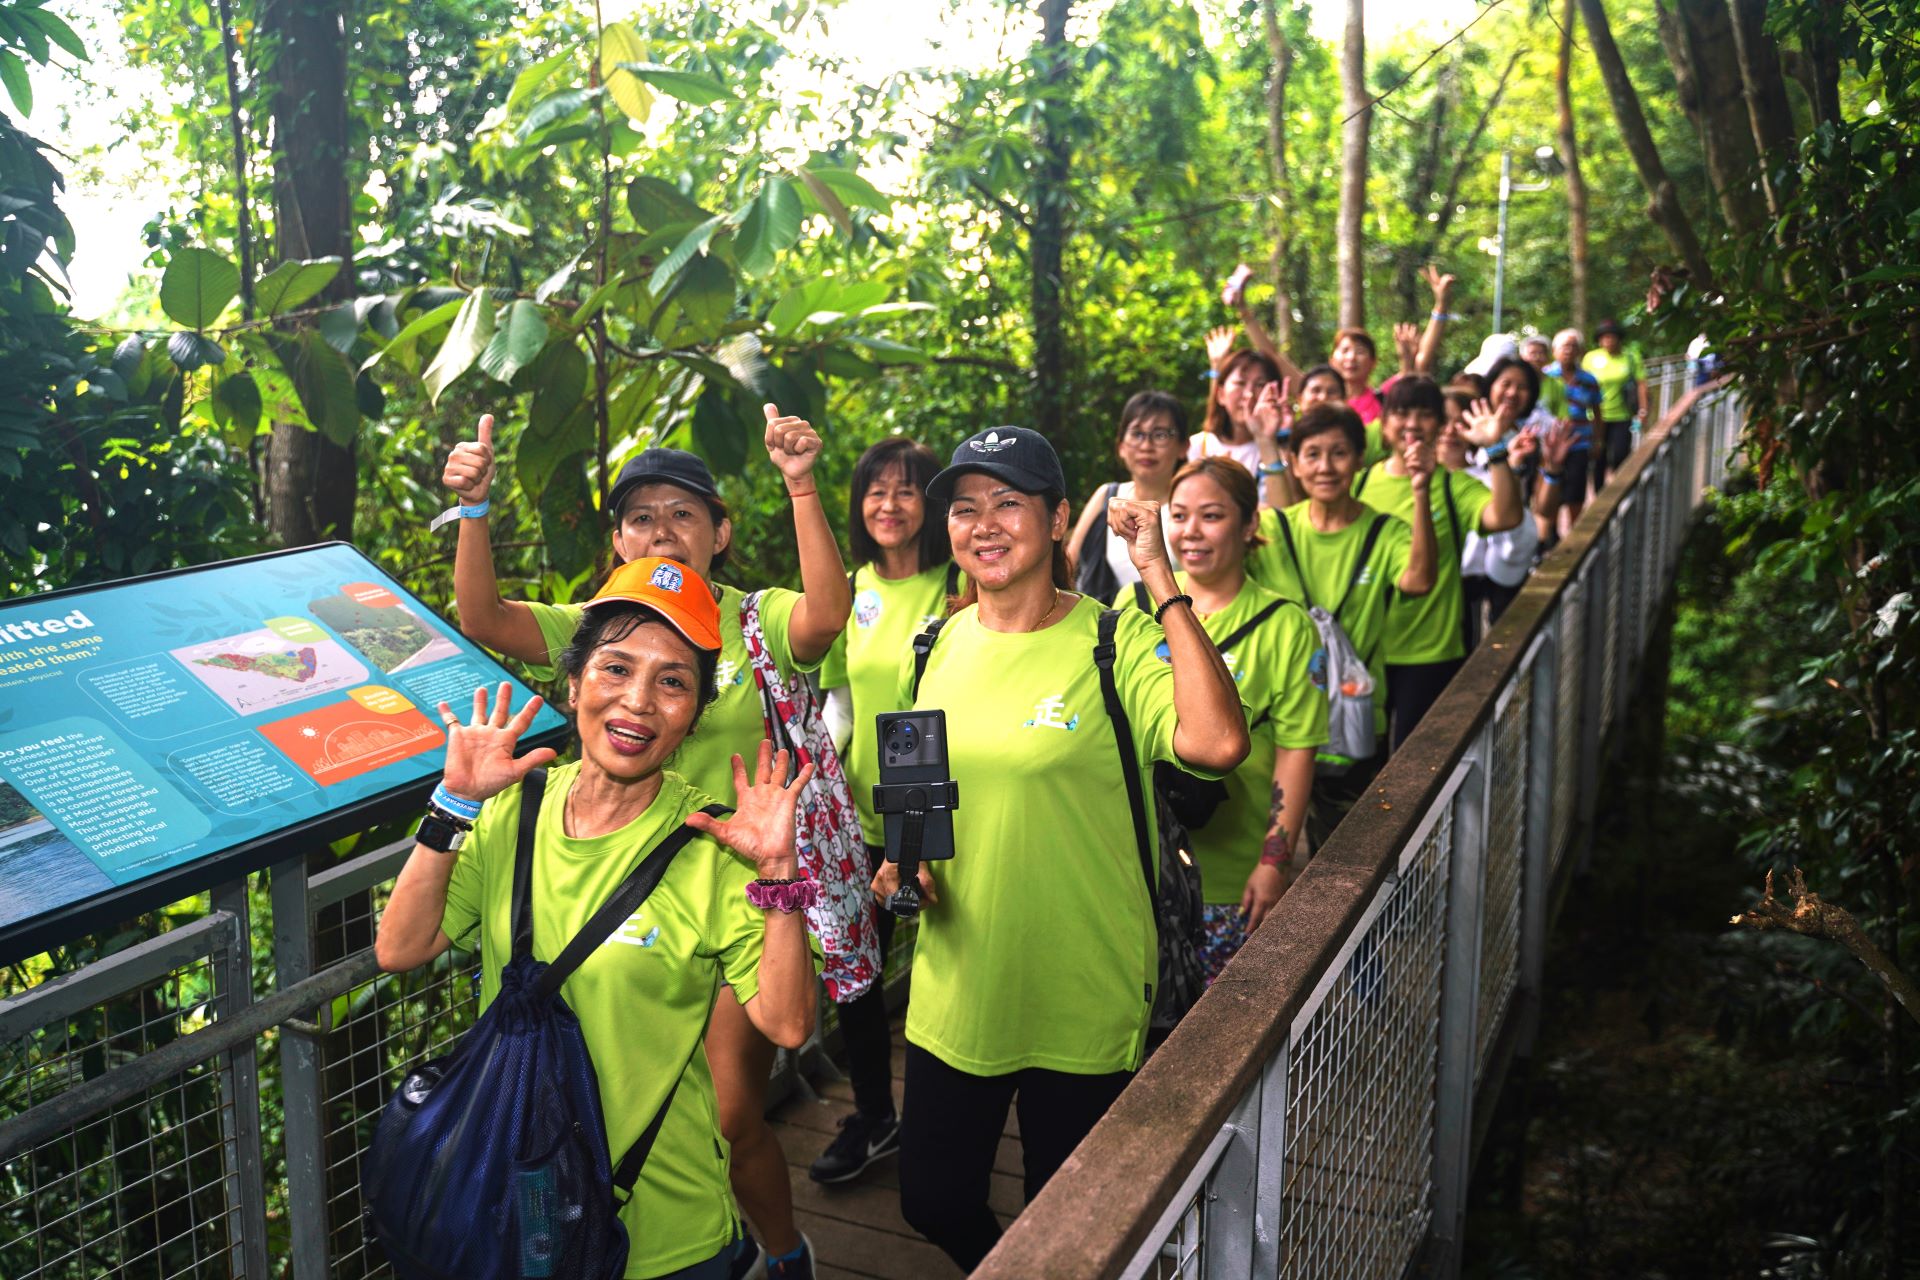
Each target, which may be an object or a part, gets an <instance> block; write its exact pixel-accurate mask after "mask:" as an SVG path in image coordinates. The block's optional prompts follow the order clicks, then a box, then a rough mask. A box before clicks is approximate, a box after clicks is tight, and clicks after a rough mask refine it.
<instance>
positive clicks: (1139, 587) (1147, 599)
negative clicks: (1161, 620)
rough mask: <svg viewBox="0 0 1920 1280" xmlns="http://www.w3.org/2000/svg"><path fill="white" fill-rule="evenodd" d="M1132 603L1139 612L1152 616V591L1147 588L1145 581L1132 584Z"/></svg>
mask: <svg viewBox="0 0 1920 1280" xmlns="http://www.w3.org/2000/svg"><path fill="white" fill-rule="evenodd" d="M1133 603H1134V605H1135V607H1137V608H1138V609H1139V610H1140V612H1142V613H1144V614H1146V615H1147V616H1148V617H1149V618H1151V617H1152V616H1153V593H1152V592H1151V591H1148V590H1147V584H1146V583H1144V582H1136V583H1134V584H1133Z"/></svg>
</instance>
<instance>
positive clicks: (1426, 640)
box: [1353, 462, 1493, 666]
mask: <svg viewBox="0 0 1920 1280" xmlns="http://www.w3.org/2000/svg"><path fill="white" fill-rule="evenodd" d="M1449 491H1450V492H1451V493H1452V494H1453V510H1454V512H1455V513H1457V514H1458V515H1459V517H1460V527H1459V537H1457V538H1456V537H1455V536H1454V523H1453V520H1452V518H1451V517H1450V516H1449V515H1448V514H1447V498H1446V495H1447V493H1448V492H1449ZM1353 496H1354V497H1356V498H1359V499H1361V500H1362V501H1364V502H1365V503H1366V504H1367V505H1368V506H1370V507H1373V508H1374V509H1375V510H1378V511H1384V512H1386V513H1387V514H1389V515H1392V516H1397V517H1399V518H1400V519H1402V520H1405V521H1408V522H1409V523H1411V522H1412V520H1413V482H1412V481H1411V480H1409V479H1408V478H1407V477H1406V476H1396V475H1394V474H1392V473H1391V472H1389V471H1388V470H1387V464H1386V463H1384V462H1382V463H1380V464H1379V465H1377V466H1374V467H1370V468H1369V469H1367V470H1365V471H1362V472H1361V473H1360V474H1359V475H1358V476H1356V477H1355V478H1354V482H1353ZM1428 496H1429V500H1430V501H1431V502H1432V504H1433V542H1434V555H1435V557H1436V558H1437V559H1438V560H1439V564H1438V565H1437V566H1436V567H1435V571H1434V578H1433V590H1431V591H1429V592H1427V594H1425V595H1424V596H1417V597H1406V596H1403V597H1400V598H1399V599H1396V600H1395V601H1394V602H1393V608H1391V609H1390V610H1388V611H1387V649H1386V655H1387V662H1388V663H1389V664H1391V665H1393V666H1410V665H1412V664H1414V663H1418V662H1448V661H1451V660H1452V659H1454V658H1464V657H1466V656H1467V639H1466V634H1465V630H1464V628H1465V626H1466V621H1467V603H1466V594H1465V588H1464V586H1463V585H1462V584H1461V581H1460V552H1461V550H1462V544H1463V543H1464V542H1465V541H1466V537H1467V535H1468V534H1470V533H1473V532H1475V531H1476V530H1478V529H1479V528H1480V513H1481V512H1483V511H1485V510H1486V509H1487V504H1488V503H1490V502H1492V501H1493V491H1492V490H1491V489H1489V488H1487V486H1486V485H1484V484H1482V483H1480V482H1479V481H1478V480H1475V479H1474V478H1473V477H1472V476H1470V475H1468V474H1466V473H1465V472H1464V471H1448V470H1447V469H1446V468H1445V467H1442V468H1440V469H1439V470H1438V471H1436V472H1434V475H1433V487H1432V490H1431V492H1430V493H1429V495H1428Z"/></svg>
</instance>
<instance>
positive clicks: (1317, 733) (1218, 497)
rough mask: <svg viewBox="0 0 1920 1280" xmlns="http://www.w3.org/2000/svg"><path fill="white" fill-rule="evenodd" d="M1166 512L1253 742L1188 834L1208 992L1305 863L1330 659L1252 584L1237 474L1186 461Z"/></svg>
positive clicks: (1302, 622) (1255, 529)
mask: <svg viewBox="0 0 1920 1280" xmlns="http://www.w3.org/2000/svg"><path fill="white" fill-rule="evenodd" d="M1169 508H1170V511H1171V520H1170V523H1171V525H1172V527H1173V545H1172V551H1173V556H1174V561H1175V563H1176V564H1178V565H1179V566H1180V572H1179V573H1178V574H1176V575H1175V580H1176V581H1177V582H1178V583H1179V586H1180V589H1181V590H1182V591H1185V592H1186V593H1187V594H1189V595H1191V596H1192V597H1193V608H1194V611H1195V612H1196V613H1198V614H1199V615H1200V624H1201V626H1203V627H1205V628H1206V632H1207V635H1208V636H1210V637H1211V638H1212V639H1213V641H1214V644H1215V645H1216V646H1217V647H1218V648H1219V649H1220V652H1221V656H1222V657H1223V658H1224V659H1225V660H1226V664H1227V670H1228V671H1229V672H1230V673H1232V675H1233V679H1234V683H1235V684H1236V685H1237V686H1238V687H1239V690H1240V701H1241V704H1242V705H1243V706H1244V707H1245V708H1246V713H1247V719H1248V722H1249V732H1250V734H1251V736H1252V738H1253V743H1254V749H1253V750H1251V751H1249V752H1248V753H1247V758H1246V759H1245V760H1243V761H1241V763H1240V765H1239V767H1238V768H1236V769H1235V770H1234V771H1233V772H1232V773H1231V774H1230V775H1228V777H1227V780H1226V781H1227V798H1226V800H1225V801H1224V802H1222V803H1221V805H1220V807H1219V808H1218V809H1217V810H1215V811H1214V814H1213V817H1212V818H1210V819H1209V820H1208V821H1207V824H1206V825H1205V826H1204V827H1201V828H1200V829H1199V830H1197V831H1193V832H1191V833H1190V834H1191V836H1192V838H1193V858H1194V861H1195V862H1196V863H1197V864H1198V865H1199V867H1200V884H1201V888H1202V890H1203V891H1204V894H1205V899H1206V906H1205V908H1204V917H1205V924H1206V933H1207V940H1206V943H1205V945H1204V947H1203V948H1202V951H1201V960H1202V962H1203V963H1204V965H1205V968H1206V975H1207V981H1208V982H1209V983H1211V982H1212V981H1213V979H1214V978H1215V977H1217V976H1218V975H1219V973H1220V970H1221V969H1222V968H1224V967H1225V965H1226V963H1227V961H1228V960H1230V959H1232V958H1233V954H1234V953H1235V952H1236V951H1238V950H1239V949H1240V947H1241V945H1242V944H1243V943H1244V942H1245V941H1246V940H1247V936H1248V935H1249V934H1251V933H1252V932H1253V931H1254V930H1255V929H1258V928H1259V927H1260V923H1261V921H1263V920H1265V919H1266V918H1267V914H1268V913H1269V912H1270V911H1272V910H1273V908H1274V906H1275V904H1277V903H1278V902H1279V901H1280V895H1281V894H1283V893H1285V892H1286V891H1287V886H1288V885H1289V884H1291V883H1292V882H1293V878H1294V876H1295V875H1297V874H1298V873H1299V869H1300V868H1301V867H1302V866H1304V865H1305V864H1306V854H1307V851H1306V849H1305V848H1304V846H1303V843H1302V840H1301V833H1302V831H1303V830H1304V829H1305V827H1306V823H1307V810H1308V805H1309V801H1310V799H1311V796H1312V793H1313V769H1314V762H1313V757H1314V752H1315V750H1316V749H1317V748H1319V747H1320V746H1322V745H1323V744H1324V743H1325V742H1326V740H1327V693H1326V689H1325V688H1324V687H1323V685H1324V681H1325V671H1326V655H1325V653H1324V652H1322V651H1321V647H1320V635H1319V632H1318V631H1317V630H1315V628H1314V625H1313V620H1312V619H1311V618H1309V617H1308V616H1307V611H1306V610H1305V609H1304V608H1302V607H1301V606H1300V605H1299V604H1297V603H1295V602H1293V601H1290V600H1287V599H1285V598H1283V597H1281V596H1279V595H1276V594H1275V593H1274V592H1271V591H1269V590H1267V589H1266V588H1265V587H1262V586H1260V585H1259V584H1258V583H1256V582H1253V581H1252V580H1251V579H1249V578H1248V577H1247V552H1248V551H1249V550H1251V549H1252V548H1253V547H1256V546H1258V545H1260V542H1261V538H1260V505H1259V498H1258V496H1257V493H1256V491H1255V489H1254V485H1253V477H1251V476H1249V475H1248V474H1247V473H1246V470H1245V469H1244V468H1242V467H1240V466H1238V465H1237V464H1234V463H1231V462H1228V461H1226V460H1224V459H1220V458H1207V459H1204V460H1202V461H1200V462H1190V463H1188V464H1187V465H1186V466H1184V467H1182V468H1181V469H1180V474H1179V475H1177V476H1175V477H1174V479H1173V497H1172V501H1171V503H1170V504H1169ZM1316 673H1318V675H1317V676H1316ZM1316 679H1317V680H1318V681H1319V683H1316Z"/></svg>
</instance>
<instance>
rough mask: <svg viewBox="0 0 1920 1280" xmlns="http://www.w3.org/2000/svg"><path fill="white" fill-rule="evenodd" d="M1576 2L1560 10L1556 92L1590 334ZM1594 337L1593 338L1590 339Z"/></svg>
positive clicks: (1570, 269) (1572, 250)
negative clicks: (1577, 120)
mask: <svg viewBox="0 0 1920 1280" xmlns="http://www.w3.org/2000/svg"><path fill="white" fill-rule="evenodd" d="M1575 3H1576V0H1566V3H1565V4H1564V5H1562V6H1561V9H1560V61H1559V62H1558V63H1557V64H1556V65H1555V67H1554V73H1553V90H1554V95H1555V96H1556V97H1557V98H1558V99H1559V104H1560V159H1561V162H1562V163H1564V164H1565V165H1566V167H1567V278H1568V290H1567V294H1568V303H1569V308H1570V310H1571V312H1572V321H1571V323H1572V324H1573V327H1574V328H1576V329H1578V330H1580V332H1581V333H1582V334H1586V333H1587V180H1586V178H1585V177H1584V176H1582V175H1581V173H1580V136H1579V131H1578V130H1577V129H1576V128H1575V127H1574V119H1573V24H1574V18H1575V14H1574V5H1575ZM1589 336H1591V335H1589Z"/></svg>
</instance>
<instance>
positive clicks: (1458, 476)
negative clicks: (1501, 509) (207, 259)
mask: <svg viewBox="0 0 1920 1280" xmlns="http://www.w3.org/2000/svg"><path fill="white" fill-rule="evenodd" d="M1518 483H1519V482H1518V481H1515V484H1518ZM1453 505H1454V506H1456V507H1458V508H1460V534H1461V536H1462V537H1463V538H1464V537H1465V536H1466V535H1467V534H1469V533H1473V532H1475V531H1476V530H1478V529H1479V528H1480V517H1481V516H1482V515H1484V514H1485V513H1486V510H1487V508H1488V507H1489V506H1492V505H1493V490H1492V489H1490V488H1488V487H1487V486H1486V485H1485V484H1483V483H1482V482H1480V481H1479V480H1476V479H1474V478H1473V477H1472V476H1470V475H1468V474H1467V473H1466V472H1464V471H1456V472H1454V473H1453ZM1523 505H1524V504H1523ZM1455 550H1459V548H1457V547H1456V548H1455Z"/></svg>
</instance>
